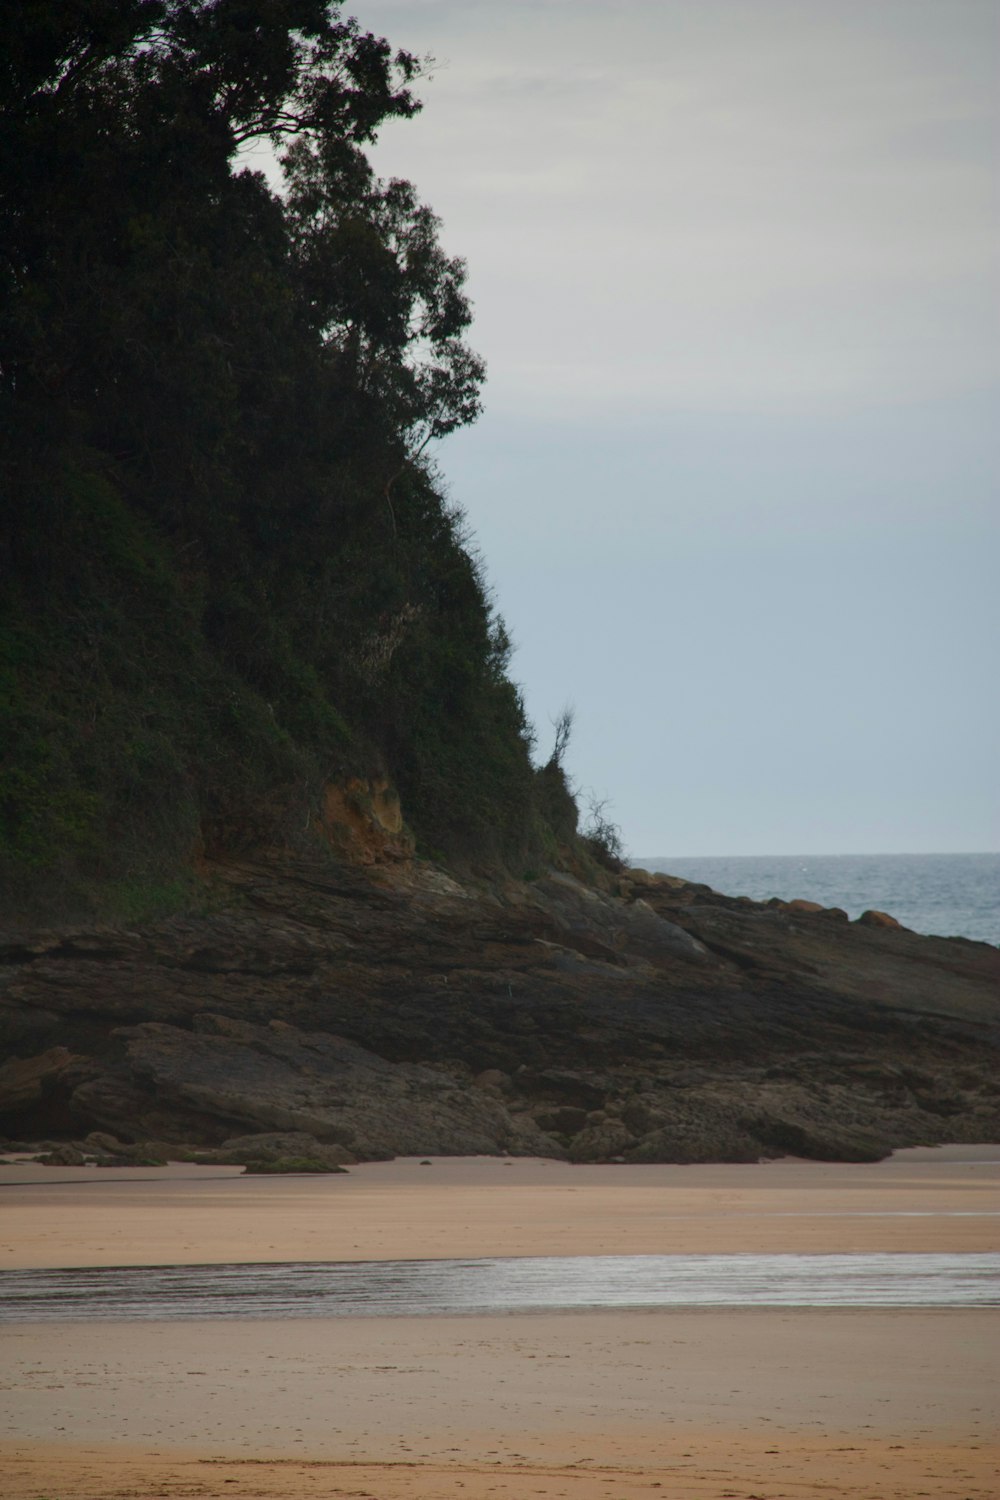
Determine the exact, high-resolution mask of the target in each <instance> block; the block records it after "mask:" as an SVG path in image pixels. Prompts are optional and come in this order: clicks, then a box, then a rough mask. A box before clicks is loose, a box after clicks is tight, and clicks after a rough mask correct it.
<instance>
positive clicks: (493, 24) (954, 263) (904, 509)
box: [347, 0, 1000, 856]
mask: <svg viewBox="0 0 1000 1500" xmlns="http://www.w3.org/2000/svg"><path fill="white" fill-rule="evenodd" d="M347 9H348V10H350V11H352V12H353V13H355V14H357V16H358V17H359V19H360V20H361V21H362V23H363V24H364V25H365V26H367V27H369V28H370V29H371V30H373V31H376V32H379V33H381V34H383V35H385V36H387V37H388V38H389V40H390V41H391V42H392V43H393V44H394V45H395V46H401V47H406V48H409V49H410V50H412V51H415V52H418V53H422V54H426V53H431V54H433V55H434V56H435V57H436V58H437V60H438V66H437V68H436V70H435V72H434V75H433V77H432V78H431V79H429V80H424V82H423V83H422V86H421V89H420V92H421V95H422V97H423V99H424V101H425V109H424V111H423V113H422V114H421V115H420V116H419V117H418V118H417V119H416V120H414V121H411V122H400V123H395V124H392V125H391V126H389V127H388V128H387V129H386V130H385V132H384V133H383V138H382V142H381V145H380V146H379V148H378V151H377V152H376V165H377V167H378V170H379V171H380V172H381V173H382V174H383V175H386V176H388V175H396V176H403V177H409V178H411V179H412V180H413V181H414V182H415V183H416V185H417V187H418V189H419V191H420V194H421V196H422V197H423V198H424V200H425V201H427V202H429V203H430V204H431V205H432V206H433V207H434V209H435V210H436V211H437V213H438V214H440V216H441V217H442V219H443V221H444V229H443V235H442V238H443V242H444V244H445V247H446V249H447V250H448V251H449V252H450V253H452V254H455V253H457V254H461V255H464V256H465V257H466V258H467V259H468V262H469V287H470V291H471V294H472V297H473V300H474V302H475V304H476V323H475V326H474V330H473V335H472V337H471V340H470V341H471V342H472V344H473V345H474V347H476V348H477V349H478V350H479V351H480V352H481V353H482V354H483V355H485V357H486V359H487V361H488V364H489V371H490V376H489V383H488V385H487V390H486V402H487V412H486V415H485V416H484V417H483V419H482V420H481V421H480V422H479V424H477V426H476V427H474V428H472V429H470V430H469V431H468V432H466V433H462V434H460V435H457V436H456V437H453V438H451V439H449V440H448V441H447V442H445V443H443V444H441V445H440V451H439V454H438V460H439V462H440V465H441V469H442V471H443V473H444V474H445V475H446V476H447V479H448V481H449V485H450V490H451V494H452V497H453V499H454V500H455V502H456V503H458V504H459V505H461V506H462V507H463V509H464V510H465V511H466V512H467V514H468V516H469V519H470V522H471V525H472V527H473V529H474V531H475V534H476V536H477V538H478V541H479V545H480V547H481V549H482V552H483V555H484V558H485V561H486V568H487V573H488V576H489V577H490V579H491V580H492V582H493V584H494V586H495V589H496V595H497V603H498V607H499V609H500V611H501V613H502V614H503V615H504V617H505V618H506V620H507V622H508V625H509V627H510V629H511V631H512V634H513V635H514V638H515V640H516V642H517V644H518V651H517V654H516V656H515V658H514V663H513V668H514V675H515V677H516V678H517V679H518V681H520V682H521V683H522V684H523V686H524V690H525V697H526V701H527V705H528V709H529V712H530V714H531V717H532V719H533V721H534V723H535V725H536V727H537V729H538V733H539V740H540V748H541V750H542V751H543V752H544V751H547V749H548V746H549V743H550V740H551V725H550V720H551V718H553V717H554V716H555V715H556V714H557V713H558V711H559V710H560V708H561V707H562V706H563V705H564V704H565V703H567V702H572V703H573V704H574V705H575V707H576V711H577V725H576V733H575V736H574V740H573V743H572V745H571V749H570V752H569V757H568V763H569V768H570V770H571V772H572V774H573V775H574V777H575V779H576V780H577V782H578V783H579V784H580V785H581V787H582V788H583V789H584V790H585V791H586V790H587V789H592V790H593V791H594V792H595V793H596V794H597V795H598V796H605V795H606V796H608V797H609V798H610V799H611V812H612V816H613V817H614V818H615V819H616V820H617V821H618V822H619V823H620V824H621V827H622V830H623V833H624V836H625V840H626V843H627V845H628V847H629V849H630V850H631V852H632V853H633V854H634V855H638V856H642V855H648V856H651V855H671V854H674V855H682V854H687V855H695V854H739V853H761V854H764V853H838V852H865V851H872V852H893V851H942V852H945V851H950V850H970V851H971V850H979V849H983V850H986V849H991V850H995V849H998V848H1000V796H998V791H1000V772H998V767H1000V710H998V700H1000V693H998V689H997V680H998V677H1000V672H998V652H997V640H998V636H1000V628H998V627H1000V567H998V560H1000V504H998V494H997V476H998V458H1000V439H998V429H1000V421H998V417H1000V403H998V388H1000V378H998V377H1000V370H998V364H1000V337H998V334H1000V287H998V265H1000V257H998V248H1000V206H998V195H997V185H998V172H997V167H998V133H997V125H998V119H997V114H998V109H997V103H996V101H997V99H998V97H1000V87H998V85H1000V77H998V74H1000V69H998V53H1000V42H998V31H1000V10H998V6H997V4H995V3H993V0H618V3H616V4H613V5H608V4H607V3H606V0H605V3H602V4H597V3H594V0H505V3H503V4H497V3H495V0H482V3H481V0H358V3H356V4H354V5H348V6H347Z"/></svg>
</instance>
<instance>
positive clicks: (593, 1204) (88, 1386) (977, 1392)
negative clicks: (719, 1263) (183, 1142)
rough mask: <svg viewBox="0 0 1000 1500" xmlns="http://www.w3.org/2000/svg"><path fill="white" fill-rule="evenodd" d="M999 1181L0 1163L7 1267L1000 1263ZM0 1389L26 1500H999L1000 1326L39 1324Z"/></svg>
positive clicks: (892, 1317) (703, 1313) (864, 1320)
mask: <svg viewBox="0 0 1000 1500" xmlns="http://www.w3.org/2000/svg"><path fill="white" fill-rule="evenodd" d="M998 1157H1000V1151H998V1150H997V1149H995V1148H986V1149H982V1148H979V1149H977V1148H968V1147H963V1148H951V1149H948V1150H938V1151H933V1152H932V1151H922V1152H907V1153H900V1154H899V1155H898V1156H897V1157H895V1158H894V1159H893V1160H892V1161H890V1162H885V1163H879V1164H877V1165H874V1166H838V1165H825V1164H808V1163H801V1162H776V1163H770V1164H766V1165H762V1166H759V1167H752V1166H750V1167H724V1166H719V1167H696V1168H694V1167H691V1168H679V1167H636V1168H629V1167H624V1168H623V1167H574V1168H569V1167H565V1166H560V1165H557V1164H554V1163H549V1164H543V1163H533V1162H516V1163H514V1164H513V1165H512V1166H509V1167H506V1166H504V1164H503V1163H502V1162H499V1161H490V1160H475V1161H442V1160H440V1159H436V1160H435V1161H434V1164H433V1166H432V1167H429V1168H428V1167H420V1166H419V1165H418V1164H417V1163H415V1162H409V1161H405V1162H393V1163H378V1164H371V1165H368V1166H365V1167H363V1168H359V1169H356V1170H355V1171H352V1173H351V1175H350V1176H349V1177H334V1178H327V1179H315V1180H313V1179H309V1180H307V1179H294V1180H293V1179H282V1180H278V1181H274V1180H269V1179H241V1178H234V1177H231V1176H229V1177H227V1176H225V1175H223V1177H221V1178H220V1177H219V1175H218V1173H217V1171H213V1170H212V1169H202V1171H201V1172H200V1173H198V1172H192V1169H190V1168H187V1169H182V1170H180V1171H178V1172H177V1173H176V1174H175V1175H173V1176H170V1177H166V1176H164V1175H163V1174H160V1176H159V1177H158V1179H157V1180H156V1181H153V1182H150V1181H145V1180H136V1179H143V1178H148V1177H149V1176H150V1175H151V1174H149V1173H148V1172H142V1171H133V1172H131V1173H125V1172H122V1173H117V1172H115V1173H109V1172H103V1171H102V1172H100V1173H95V1172H93V1171H89V1172H88V1171H87V1169H78V1170H75V1171H74V1170H72V1169H67V1170H64V1171H60V1170H58V1169H51V1170H50V1171H48V1172H44V1173H42V1174H40V1173H39V1172H38V1171H37V1169H29V1168H24V1167H11V1168H7V1169H3V1175H4V1177H5V1178H6V1180H7V1181H8V1182H9V1181H10V1179H11V1176H12V1175H13V1177H14V1181H15V1184H20V1185H15V1186H9V1187H0V1226H2V1227H0V1236H2V1240H3V1242H4V1255H5V1259H4V1260H3V1262H2V1264H4V1265H6V1266H29V1265H41V1266H60V1265H62V1266H66V1265H77V1266H81V1265H87V1264H90V1265H95V1264H151V1263H161V1264H162V1263H164V1262H170V1261H188V1262H205V1261H216V1262H218V1261H223V1260H243V1261H246V1260H255V1259H256V1260H272V1261H273V1260H281V1259H324V1258H329V1259H356V1258H364V1259H369V1258H387V1257H388V1258H407V1257H413V1256H435V1255H449V1256H466V1255H482V1254H546V1253H551V1254H567V1253H574V1252H576V1253H589V1254H594V1253H598V1254H599V1253H602V1252H603V1253H621V1254H623V1253H644V1252H670V1251H714V1252H722V1251H738V1250H812V1251H817V1250H828V1251H845V1250H846V1251H850V1250H859V1251H867V1250H901V1249H902V1250H942V1251H955V1252H961V1251H969V1250H983V1249H995V1248H997V1243H998V1240H997V1226H998V1223H1000V1220H998V1218H997V1216H996V1215H997V1210H998V1202H997V1197H996V1186H997V1172H998V1167H997V1158H998ZM206 1173H208V1174H209V1176H208V1177H206ZM25 1174H28V1175H27V1176H26V1175H25ZM40 1175H42V1176H44V1179H45V1181H44V1183H41V1184H39V1185H35V1186H33V1185H31V1182H30V1181H29V1180H28V1179H29V1177H30V1178H32V1179H37V1178H38V1177H39V1176H40ZM57 1176H58V1177H62V1178H64V1179H67V1180H65V1181H62V1182H57V1181H55V1180H54V1178H55V1177H57ZM129 1178H131V1179H132V1180H128V1179H129ZM2 1368H3V1375H2V1385H3V1389H2V1390H0V1423H2V1427H3V1431H4V1432H6V1433H7V1434H9V1437H8V1439H7V1440H6V1441H5V1442H3V1443H2V1444H0V1465H2V1472H3V1475H4V1478H3V1480H2V1482H0V1493H3V1495H4V1496H5V1497H8V1500H36V1497H39V1496H51V1497H53V1500H112V1497H125V1496H129V1497H132V1500H147V1497H149V1500H152V1497H154V1496H155V1497H161V1496H162V1497H166V1496H172V1497H181V1496H199V1497H202V1500H206V1497H212V1500H214V1497H217V1496H218V1497H221V1496H258V1497H263V1496H269V1497H273V1500H303V1497H307V1496H316V1497H320V1500H325V1497H333V1496H352V1497H356V1500H363V1497H367V1500H487V1497H490V1500H531V1497H541V1500H556V1497H565V1500H639V1497H643V1500H655V1497H660V1500H682V1497H683V1500H687V1497H691V1500H722V1497H733V1500H736V1497H739V1500H800V1497H801V1500H805V1497H807V1496H809V1497H812V1500H815V1497H817V1496H824V1495H825V1496H836V1497H839V1496H844V1497H851V1500H897V1497H898V1500H904V1497H905V1500H916V1497H932V1500H945V1497H948V1500H973V1497H974V1500H995V1497H996V1496H997V1495H998V1494H1000V1443H998V1439H997V1432H996V1428H995V1423H994V1421H993V1417H994V1413H995V1408H996V1392H997V1390H998V1389H1000V1381H998V1376H1000V1312H994V1311H982V1310H975V1311H973V1310H928V1311H921V1310H899V1311H891V1312H889V1311H840V1310H826V1311H820V1310H816V1311H813V1310H802V1309H794V1310H787V1311H785V1310H770V1309H747V1310H744V1311H729V1310H726V1311H723V1310H710V1309H706V1310H695V1311H671V1310H664V1311H660V1312H656V1313H634V1312H633V1313H611V1312H608V1313H583V1314H576V1313H574V1314H561V1315H553V1314H537V1315H533V1316H507V1317H504V1316H496V1317H469V1318H370V1319H336V1320H330V1321H321V1320H315V1321H309V1320H302V1321H293V1320H289V1321H281V1322H249V1321H248V1322H225V1323H223V1322H216V1323H211V1322H201V1323H146V1324H136V1323H132V1324H130V1323H109V1324H102V1325H97V1324H93V1323H91V1324H85V1323H77V1324H62V1325H57V1324H35V1325H24V1324H19V1325H9V1326H8V1327H7V1328H6V1329H5V1330H4V1331H3V1366H2Z"/></svg>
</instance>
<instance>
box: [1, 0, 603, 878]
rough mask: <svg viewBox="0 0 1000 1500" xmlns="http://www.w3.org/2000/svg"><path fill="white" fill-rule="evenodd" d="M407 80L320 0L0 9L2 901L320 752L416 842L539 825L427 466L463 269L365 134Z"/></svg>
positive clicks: (247, 837)
mask: <svg viewBox="0 0 1000 1500" xmlns="http://www.w3.org/2000/svg"><path fill="white" fill-rule="evenodd" d="M418 74H419V64H418V62H417V61H416V59H414V58H413V57H412V56H410V55H408V54H406V53H401V52H397V53H395V54H394V53H393V52H392V51H391V50H390V48H389V46H388V44H387V43H386V42H385V41H383V40H380V39H378V38H375V37H372V36H370V35H367V34H365V33H364V32H362V31H361V29H360V28H359V26H358V25H357V23H356V22H355V21H353V20H350V19H345V18H344V17H342V16H341V15H340V13H339V7H337V6H329V5H326V4H324V3H323V0H18V3H16V4H14V5H11V6H5V7H0V461H2V466H3V491H2V531H0V570H2V571H0V588H2V594H0V608H2V617H0V709H2V713H3V719H4V730H3V738H2V743H0V873H2V875H3V878H4V882H5V888H6V890H7V892H8V894H10V893H12V892H13V891H14V889H15V887H16V888H17V889H18V890H20V891H22V892H23V891H28V890H30V889H31V888H32V886H34V887H36V888H43V889H44V890H46V891H48V892H52V891H55V890H64V891H66V892H74V891H75V892H80V891H85V890H90V891H95V890H97V891H104V892H107V891H109V890H115V889H118V890H120V891H128V890H131V889H134V888H137V887H138V888H143V889H144V888H146V887H150V886H151V885H154V884H155V883H156V882H157V881H160V882H161V883H162V882H168V883H169V882H170V881H171V880H172V879H174V878H175V877H176V876H177V874H178V873H179V872H182V871H183V870H184V869H185V868H186V867H187V866H188V865H189V864H190V860H191V855H192V851H193V850H195V849H197V848H207V849H208V850H209V851H210V852H211V851H213V850H224V849H232V848H237V847H240V846H246V845H249V844H253V843H258V842H262V841H263V842H267V841H276V840H277V841H281V840H285V841H287V840H288V839H289V838H292V837H293V836H295V833H296V830H299V831H301V830H303V829H305V828H306V827H308V826H309V825H310V810H311V809H312V807H313V806H314V804H315V803H316V800H317V798H318V797H319V795H320V793H321V790H322V787H323V785H324V783H325V782H327V781H329V780H330V779H336V778H338V777H343V776H345V775H350V774H362V775H363V774H372V773H375V772H385V773H387V774H388V775H390V776H391V777H392V778H393V779H394V780H395V781H396V783H397V785H398V786H399V788H400V791H401V794H402V798H403V805H404V809H405V811H406V815H407V817H408V820H409V822H410V824H411V826H412V828H413V829H414V831H415V832H416V834H417V836H418V839H419V841H420V843H421V845H422V846H423V848H424V849H425V850H427V851H429V852H432V853H437V852H440V853H444V854H446V855H449V856H452V857H455V856H463V857H467V858H470V857H471V858H477V859H484V860H485V859H505V860H507V861H508V862H518V861H520V862H521V863H522V864H524V863H530V862H531V861H532V860H534V859H537V857H538V855H539V853H540V852H544V850H545V848H546V847H547V846H548V847H550V846H551V844H552V840H553V833H552V829H551V827H550V825H549V820H548V818H547V817H546V813H545V807H546V805H547V803H551V801H552V788H551V787H550V786H548V782H551V781H552V780H553V775H555V774H556V772H557V769H558V768H550V771H549V773H548V777H547V781H546V780H545V778H541V777H540V776H539V775H538V774H537V773H535V772H533V770H532V768H531V764H530V759H529V754H528V751H529V733H528V728H527V725H526V722H525V718H524V713H523V709H522V705H521V702H520V698H519V695H518V692H517V690H516V688H515V687H514V686H513V684H512V683H511V682H510V680H509V678H508V676H507V672H506V667H507V657H508V654H509V643H508V641H507V638H506V635H505V632H504V630H503V626H502V622H500V621H499V620H497V619H496V618H495V617H494V616H493V614H492V611H491V608H490V605H489V600H488V596H487V594H486V591H485V590H484V586H483V581H482V578H481V577H480V574H479V571H478V568H477V566H476V563H475V561H474V560H473V558H472V557H471V556H470V554H469V551H468V549H467V548H466V546H464V545H463V537H462V532H461V525H460V521H459V519H458V517H457V516H456V515H455V514H454V513H453V512H452V511H451V510H450V509H449V508H448V506H447V505H446V503H445V501H444V499H443V496H442V492H441V487H440V485H439V483H437V481H436V478H435V472H434V468H433V465H432V464H431V463H430V462H429V461H428V458H427V451H428V450H427V444H428V442H429V441H430V440H431V439H434V438H438V437H441V436H443V435H444V434H446V433H448V432H450V431H452V430H453V429H454V428H456V427H458V426H460V425H462V424H465V423H468V422H470V421H472V420H474V418H475V417H476V415H477V413H478V411H479V390H480V386H481V382H482V379H483V366H482V363H481V361H480V360H479V359H478V357H477V356H476V355H475V354H474V353H473V352H472V351H471V350H470V349H469V348H468V347H467V346H466V344H465V343H464V342H463V336H464V333H465V330H466V328H467V326H468V324H469V321H470V307H469V303H468V300H467V298H466V296H465V292H464V286H463V283H464V266H463V264H462V262H461V261H460V260H456V259H453V258H450V257H449V256H447V255H446V254H445V252H444V251H443V249H442V248H441V246H440V243H439V241H438V227H439V226H438V223H437V221H436V219H435V217H434V215H433V214H432V213H431V211H430V210H429V209H428V208H427V207H425V206H424V205H423V204H421V203H420V202H419V200H418V198H417V196H416V194H415V192H414V190H413V188H412V187H411V185H410V184H409V183H406V182H399V181H391V182H388V183H385V182H381V181H379V180H378V179H376V177H375V176H374V174H373V172H372V169H371V167H370V164H369V162H368V160H367V158H366V156H365V152H364V148H365V146H366V145H367V144H368V143H370V142H371V141H372V140H373V138H374V136H375V133H376V131H377V129H378V127H379V126H380V125H381V124H382V123H383V122H384V121H386V120H387V119H390V118H392V117H406V116H408V115H411V114H412V113H413V112H414V111H415V110H416V109H417V108H418V104H417V102H416V101H415V99H414V97H413V95H412V93H411V84H412V83H413V81H414V79H415V78H416V77H417V76H418ZM263 141H269V142H271V143H272V145H273V146H274V147H275V148H276V149H277V151H278V154H279V155H280V158H281V160H282V163H283V173H284V178H283V183H284V185H283V188H282V190H281V191H280V192H276V191H275V190H274V189H273V188H272V187H271V186H269V184H268V182H267V180H266V179H265V177H264V176H263V175H262V174H261V173H259V172H257V171H254V170H251V169H250V168H249V166H247V165H246V159H245V153H246V150H247V147H248V146H249V145H251V144H252V143H255V142H263ZM556 779H557V780H560V781H561V772H558V775H557V776H556ZM543 782H544V783H545V784H544V785H543ZM562 788H563V790H565V783H564V782H562ZM559 817H560V820H561V822H562V824H563V825H564V826H569V824H570V823H573V822H575V812H574V813H573V814H569V813H568V812H567V809H566V808H565V807H564V806H560V808H559Z"/></svg>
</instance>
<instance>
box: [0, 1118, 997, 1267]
mask: <svg viewBox="0 0 1000 1500" xmlns="http://www.w3.org/2000/svg"><path fill="white" fill-rule="evenodd" d="M240 1172H241V1169H240V1168H238V1167H190V1166H175V1167H171V1168H166V1169H160V1170H159V1171H156V1170H155V1169H153V1170H150V1169H148V1168H147V1169H143V1168H139V1167H131V1168H112V1169H102V1168H97V1167H64V1168H58V1167H50V1168H45V1167H34V1166H27V1165H25V1166H10V1167H0V1269H5V1270H8V1269H13V1268H15V1267H18V1266H52V1267H55V1266H101V1265H104V1266H124V1265H133V1266H134V1265H147V1266H148V1265H167V1264H206V1263H218V1262H221V1261H283V1260H396V1259H401V1258H403V1259H426V1258H433V1257H441V1256H444V1257H448V1258H453V1257H464V1256H476V1255H661V1254H671V1253H678V1254H729V1253H733V1252H737V1251H754V1252H761V1253H768V1252H775V1253H779V1252H781V1251H785V1250H801V1251H812V1252H817V1253H819V1252H823V1251H831V1252H832V1251H841V1252H845V1253H848V1252H869V1251H876V1250H910V1251H935V1250H942V1251H946V1250H952V1249H956V1250H969V1251H971V1250H989V1249H994V1248H996V1247H997V1243H998V1225H1000V1218H998V1210H1000V1195H998V1190H997V1189H998V1181H1000V1175H998V1174H1000V1147H997V1146H979V1147H977V1146H963V1147H938V1148H935V1149H922V1150H916V1151H902V1152H898V1153H897V1154H896V1155H895V1156H894V1157H892V1158H890V1159H889V1160H888V1161H884V1162H876V1163H874V1164H872V1165H844V1164H841V1163H837V1162H803V1161H776V1162H763V1163H761V1164H760V1165H759V1166H750V1165H746V1166H725V1165H722V1166H698V1167H676V1166H647V1167H632V1166H593V1167H591V1166H578V1167H571V1166H567V1165H566V1164H565V1163H562V1162H553V1161H525V1160H513V1161H504V1160H503V1159H501V1158H497V1157H486V1156H479V1157H471V1158H467V1157H460V1158H454V1157H452V1158H449V1157H435V1158H434V1160H433V1162H432V1163H431V1165H429V1166H422V1165H421V1164H420V1162H419V1160H417V1159H416V1158H413V1157H410V1158H404V1159H400V1160H397V1161H391V1162H368V1163H366V1164H365V1165H363V1166H359V1167H352V1169H351V1171H350V1173H349V1174H347V1175H344V1176H332V1177H278V1178H275V1177H243V1176H241V1175H240Z"/></svg>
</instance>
